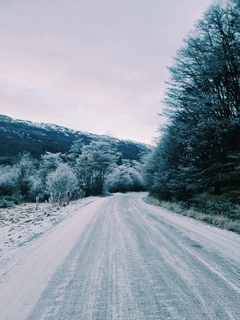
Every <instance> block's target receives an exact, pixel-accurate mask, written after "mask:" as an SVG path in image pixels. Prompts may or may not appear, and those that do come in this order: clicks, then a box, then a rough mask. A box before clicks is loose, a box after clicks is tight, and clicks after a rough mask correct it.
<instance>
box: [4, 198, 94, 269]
mask: <svg viewBox="0 0 240 320" xmlns="http://www.w3.org/2000/svg"><path fill="white" fill-rule="evenodd" d="M94 199H96V198H93V197H89V198H84V199H80V200H76V201H72V202H70V204H69V205H68V206H65V207H61V206H58V205H55V206H52V204H50V203H39V204H38V208H36V204H35V203H24V204H21V205H19V206H16V207H14V208H8V209H0V243H1V246H0V258H1V264H0V267H1V266H2V265H3V264H4V262H5V261H6V260H8V257H9V255H11V254H12V253H13V251H14V250H16V249H17V248H19V247H21V246H24V245H26V244H27V243H28V242H29V241H31V240H33V239H34V238H37V237H39V236H40V235H42V234H43V233H45V232H46V231H47V230H49V229H50V228H52V227H53V226H54V225H56V224H57V223H59V222H60V221H62V220H63V219H64V218H65V217H67V216H69V215H71V214H72V213H73V212H75V211H76V210H78V209H80V208H82V207H83V206H85V205H87V204H89V203H91V202H92V201H93V200H94Z"/></svg>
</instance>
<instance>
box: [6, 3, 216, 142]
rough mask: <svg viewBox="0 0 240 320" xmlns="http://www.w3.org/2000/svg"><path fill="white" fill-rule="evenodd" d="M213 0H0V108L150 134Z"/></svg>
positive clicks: (124, 133)
mask: <svg viewBox="0 0 240 320" xmlns="http://www.w3.org/2000/svg"><path fill="white" fill-rule="evenodd" d="M211 3H212V1H211V0H46V1H44V0H28V1H25V0H0V43H1V50H0V114H4V115H7V116H10V117H13V118H17V119H23V120H30V121H34V122H44V123H54V124H58V125H62V126H65V127H68V128H72V129H76V130H81V131H87V132H92V133H96V134H106V133H111V134H112V135H113V136H115V137H117V138H119V139H131V140H136V141H141V142H145V143H151V140H152V138H154V137H156V136H158V132H157V129H158V125H160V124H161V118H160V117H159V116H158V113H160V112H161V110H162V107H163V105H162V103H161V99H162V97H163V92H164V87H165V84H164V81H166V80H167V79H168V71H167V69H166V67H167V66H170V65H171V64H172V57H173V56H174V55H175V53H176V50H177V49H179V48H180V46H181V45H182V40H183V38H184V37H185V36H186V34H187V33H188V32H189V29H191V28H192V27H193V24H194V22H195V21H196V20H197V19H200V18H201V16H202V13H203V11H205V9H206V8H207V7H208V6H209V5H210V4H211Z"/></svg>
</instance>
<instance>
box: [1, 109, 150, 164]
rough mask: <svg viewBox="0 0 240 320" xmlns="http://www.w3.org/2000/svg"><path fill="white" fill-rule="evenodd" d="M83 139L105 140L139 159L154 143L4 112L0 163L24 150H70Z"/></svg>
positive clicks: (85, 140)
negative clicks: (25, 118)
mask: <svg viewBox="0 0 240 320" xmlns="http://www.w3.org/2000/svg"><path fill="white" fill-rule="evenodd" d="M78 139H82V140H83V142H84V143H85V144H89V143H90V142H91V141H92V140H95V141H98V140H104V141H106V142H109V143H110V144H115V145H116V146H117V149H118V151H120V152H121V153H122V156H123V158H125V159H131V160H138V159H139V154H140V153H141V152H148V151H149V150H150V149H151V146H149V145H146V144H144V143H139V142H135V141H131V140H119V139H116V138H113V137H109V136H102V135H96V134H92V133H88V132H82V131H76V130H72V129H68V128H65V127H61V126H58V125H55V124H45V123H34V122H31V121H24V120H18V119H13V118H10V117H8V116H5V115H0V164H3V163H11V162H12V159H13V158H14V157H15V156H17V155H18V154H19V153H20V152H23V151H27V152H30V153H31V154H32V155H33V156H34V157H35V158H39V157H40V155H42V154H44V153H45V152H46V151H49V152H61V153H65V152H68V150H69V149H70V146H71V144H72V143H73V142H74V141H75V140H78Z"/></svg>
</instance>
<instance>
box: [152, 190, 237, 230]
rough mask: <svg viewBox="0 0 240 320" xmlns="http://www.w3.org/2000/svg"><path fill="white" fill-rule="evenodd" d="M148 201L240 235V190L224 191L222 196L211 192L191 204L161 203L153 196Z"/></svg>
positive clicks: (195, 198)
mask: <svg viewBox="0 0 240 320" xmlns="http://www.w3.org/2000/svg"><path fill="white" fill-rule="evenodd" d="M148 200H149V201H150V202H151V203H152V204H154V205H157V206H161V207H163V208H166V209H168V210H170V211H174V212H176V213H179V214H182V215H183V216H187V217H189V218H193V219H196V220H200V221H203V222H205V223H208V224H211V225H214V226H216V227H218V228H221V229H225V230H229V231H232V232H235V233H237V234H240V190H238V191H237V190H223V191H222V193H221V194H220V195H214V194H213V193H212V190H209V191H206V192H204V193H201V194H199V195H198V196H197V197H194V199H192V200H191V201H189V202H168V201H160V200H158V199H156V198H153V197H151V196H148Z"/></svg>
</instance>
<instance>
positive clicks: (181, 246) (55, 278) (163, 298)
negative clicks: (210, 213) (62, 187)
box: [0, 193, 240, 320]
mask: <svg viewBox="0 0 240 320" xmlns="http://www.w3.org/2000/svg"><path fill="white" fill-rule="evenodd" d="M145 195H146V194H141V193H138V194H137V193H132V194H125V195H122V194H116V195H115V196H112V197H106V198H92V199H83V200H81V201H79V202H76V203H72V204H71V205H70V206H68V207H65V208H60V209H59V210H57V208H51V206H50V207H48V209H47V210H52V211H51V215H49V216H48V217H46V216H47V215H46V214H45V215H44V217H46V223H47V219H50V220H51V218H50V216H51V217H52V218H53V217H57V220H52V221H50V224H49V225H45V222H44V223H43V222H41V223H42V224H43V225H42V230H43V231H42V232H43V233H42V234H38V233H34V234H35V238H33V240H32V241H29V240H28V242H23V243H22V244H20V246H19V244H17V241H21V240H16V243H15V244H14V243H13V242H12V241H10V242H9V244H8V245H7V244H6V246H5V249H4V251H3V252H2V253H4V252H5V257H8V258H9V259H8V261H6V263H5V266H2V268H1V269H0V274H1V277H0V314H1V316H2V318H3V319H4V320H8V319H11V320H13V319H17V320H26V319H29V320H33V319H64V320H68V319H69V320H73V319H76V320H78V319H109V320H110V319H116V320H117V319H119V320H120V319H121V320H125V319H133V320H134V319H152V320H155V319H196V320H203V319H205V320H207V319H239V315H240V307H239V293H240V282H239V281H240V279H239V265H240V255H239V252H240V237H239V236H238V235H236V234H234V233H232V232H229V231H224V230H221V229H217V228H215V227H212V226H208V225H205V224H204V223H201V222H199V221H195V220H193V219H190V218H187V217H183V216H181V215H178V214H174V213H172V212H169V211H167V210H166V209H162V208H160V207H155V206H153V205H149V204H147V203H145V202H144V201H143V200H142V198H143V197H144V196H145ZM85 201H86V202H85ZM87 201H89V202H90V203H89V204H88V205H86V204H87ZM44 205H45V204H43V206H42V207H43V208H39V210H36V209H35V208H34V207H32V208H31V210H32V212H30V213H29V212H28V211H30V209H29V206H26V207H23V209H22V210H23V213H25V214H28V215H29V216H28V217H27V218H26V219H27V220H30V218H31V219H32V221H35V220H34V218H36V217H37V216H38V212H40V210H42V214H43V213H44ZM46 205H48V204H46ZM32 206H33V205H32ZM27 208H28V209H29V210H26V209H27ZM12 210H13V211H12V212H11V213H12V215H10V214H8V217H9V219H5V220H4V221H5V223H6V226H5V227H8V228H9V227H10V226H11V224H13V222H12V220H11V223H9V221H10V219H12V218H16V219H17V218H19V219H20V220H19V221H18V222H17V221H16V222H15V223H14V225H15V228H14V230H15V231H14V232H15V233H14V234H15V235H16V237H17V235H19V232H20V231H17V227H16V226H17V225H23V226H24V228H25V227H26V226H25V225H24V224H23V223H22V224H20V221H22V222H23V220H21V219H23V218H20V216H21V215H20V213H19V212H20V208H18V209H17V208H15V209H12ZM54 210H56V211H55V212H54ZM65 210H67V211H68V213H67V212H66V211H65ZM45 211H46V209H45ZM64 211H65V212H64ZM14 212H15V213H14ZM49 212H50V211H49ZM5 213H6V210H5ZM60 221H61V222H60ZM37 222H38V220H37V221H35V223H33V222H26V224H28V225H29V228H28V229H33V228H35V227H36V225H37ZM57 222H60V223H57ZM53 226H54V227H53ZM21 228H23V227H21ZM23 230H25V229H22V232H23ZM8 231H9V230H8ZM39 231H40V230H37V232H39ZM28 232H30V231H28ZM10 233H11V232H10ZM34 234H33V233H31V234H30V233H29V237H32V236H34ZM7 236H8V235H7ZM37 236H38V237H37ZM4 239H5V240H6V239H8V238H4ZM29 239H30V238H29ZM26 240H27V238H26Z"/></svg>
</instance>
